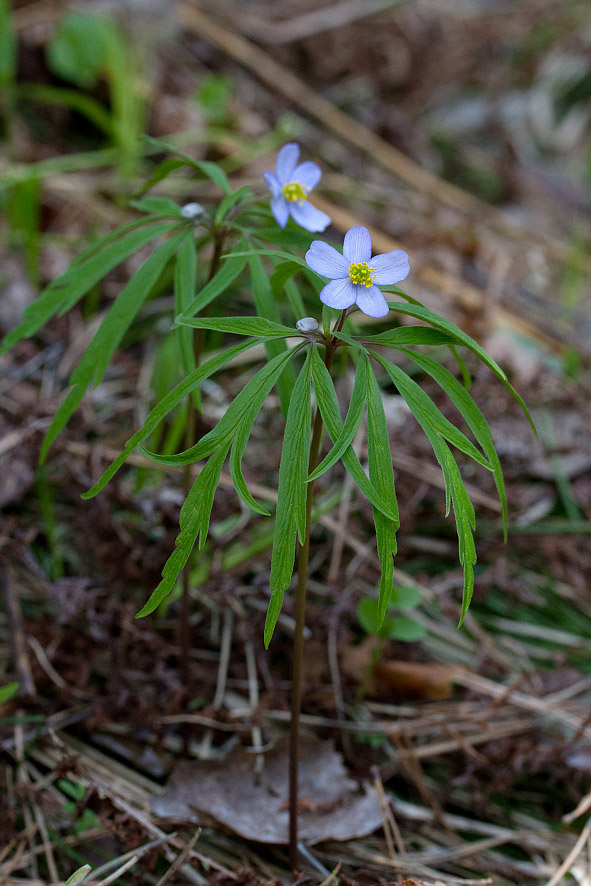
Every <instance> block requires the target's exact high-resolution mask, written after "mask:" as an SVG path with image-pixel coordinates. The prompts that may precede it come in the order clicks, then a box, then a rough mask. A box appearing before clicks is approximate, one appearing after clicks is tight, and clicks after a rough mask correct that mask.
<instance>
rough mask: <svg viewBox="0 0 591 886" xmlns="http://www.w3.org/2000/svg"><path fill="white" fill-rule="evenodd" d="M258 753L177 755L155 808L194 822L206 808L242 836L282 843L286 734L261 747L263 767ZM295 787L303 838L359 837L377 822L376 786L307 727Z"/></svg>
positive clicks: (285, 828)
mask: <svg viewBox="0 0 591 886" xmlns="http://www.w3.org/2000/svg"><path fill="white" fill-rule="evenodd" d="M256 759H257V758H256V755H255V754H253V753H251V752H248V751H246V750H244V749H243V748H238V749H235V750H233V751H231V752H230V754H228V756H227V757H225V758H224V759H223V760H221V761H217V760H203V761H200V762H193V761H184V762H181V763H179V765H178V766H177V767H176V768H175V769H174V771H173V773H172V775H171V777H170V779H169V781H168V785H167V787H166V791H165V792H164V794H163V795H162V796H161V797H157V798H156V799H155V800H154V801H153V804H152V808H153V811H154V812H155V814H156V815H159V816H160V817H162V818H171V819H175V820H179V819H180V820H183V821H191V822H197V823H198V822H199V820H200V818H202V817H203V815H204V814H205V815H207V816H209V817H211V818H214V819H215V820H216V821H217V822H219V823H220V824H223V825H225V826H226V827H228V828H230V829H231V830H232V831H235V832H236V833H237V834H239V835H240V836H241V837H244V838H245V839H247V840H256V841H258V842H259V843H275V844H277V843H281V844H285V843H287V842H288V811H287V798H288V740H287V736H284V737H282V738H281V739H280V740H279V741H278V742H277V744H276V745H275V747H274V748H273V749H272V750H271V751H269V752H267V753H265V765H264V768H263V770H262V772H261V773H260V775H257V774H256V773H255V763H256ZM299 792H300V819H299V832H300V837H301V839H302V840H303V841H304V842H306V843H309V844H314V843H320V842H321V841H323V840H351V839H353V838H355V837H364V836H367V835H368V834H371V833H372V831H375V830H376V829H377V828H379V827H380V826H381V824H382V819H381V816H380V811H379V806H378V800H377V796H376V793H375V790H374V788H373V786H371V785H369V784H364V785H363V786H362V787H361V788H359V787H358V785H357V783H356V782H355V781H353V780H352V779H350V778H349V777H348V776H347V774H346V772H345V767H344V765H343V760H342V758H341V756H340V754H338V753H337V752H336V751H335V750H334V746H333V743H332V742H331V741H322V740H320V739H318V738H316V737H315V736H314V735H312V734H306V735H302V737H301V740H300V772H299Z"/></svg>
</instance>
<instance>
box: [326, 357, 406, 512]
mask: <svg viewBox="0 0 591 886" xmlns="http://www.w3.org/2000/svg"><path fill="white" fill-rule="evenodd" d="M312 380H313V382H314V390H315V392H316V399H317V401H318V408H319V409H320V412H321V414H322V420H323V421H324V425H325V427H326V430H327V431H328V433H329V435H330V438H331V440H332V441H333V443H335V442H336V441H337V440H338V438H339V436H340V434H341V433H342V430H343V420H342V418H341V413H340V411H339V401H338V398H337V395H336V391H335V389H334V384H333V381H332V378H331V377H330V373H329V371H328V370H327V368H326V366H325V365H324V362H323V360H322V358H321V357H320V355H319V354H318V351H317V350H316V348H314V350H313V352H312ZM342 462H343V464H344V466H345V468H346V469H347V471H348V472H349V474H350V475H351V477H352V478H353V480H354V481H355V483H356V484H357V486H358V487H359V488H360V490H361V491H362V492H363V494H364V495H365V497H366V498H367V499H369V501H370V502H371V503H372V504H373V505H375V506H376V508H378V509H379V510H380V511H381V512H382V513H383V514H384V515H385V516H386V517H388V518H389V519H390V520H397V519H398V515H397V512H396V510H392V505H391V504H387V503H386V502H385V501H384V500H383V499H382V497H381V495H380V494H379V492H378V491H377V489H376V488H375V487H374V485H373V484H372V483H371V482H370V481H369V480H368V478H367V476H366V475H365V472H364V470H363V468H362V467H361V464H360V462H359V459H358V458H357V456H356V454H355V452H354V451H353V448H352V447H351V446H350V447H349V449H347V450H346V452H345V453H344V454H343V456H342Z"/></svg>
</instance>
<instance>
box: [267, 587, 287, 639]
mask: <svg viewBox="0 0 591 886" xmlns="http://www.w3.org/2000/svg"><path fill="white" fill-rule="evenodd" d="M282 606H283V591H275V593H273V594H271V598H270V600H269V607H268V609H267V616H266V618H265V633H264V638H263V639H264V643H265V649H268V648H269V643H270V642H271V640H272V639H273V633H274V631H275V626H276V624H277V619H278V618H279V616H280V614H281V607H282Z"/></svg>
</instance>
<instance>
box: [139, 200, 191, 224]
mask: <svg viewBox="0 0 591 886" xmlns="http://www.w3.org/2000/svg"><path fill="white" fill-rule="evenodd" d="M129 205H130V206H133V208H134V209H137V210H138V212H153V213H155V214H156V215H163V216H172V217H173V218H178V219H182V215H181V207H180V206H179V205H178V203H175V202H174V200H170V199H169V198H168V197H142V198H141V200H130V201H129Z"/></svg>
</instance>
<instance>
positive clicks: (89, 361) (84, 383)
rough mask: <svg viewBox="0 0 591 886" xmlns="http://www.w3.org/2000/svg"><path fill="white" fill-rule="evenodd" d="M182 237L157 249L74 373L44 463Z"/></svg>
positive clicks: (52, 427) (124, 292)
mask: <svg viewBox="0 0 591 886" xmlns="http://www.w3.org/2000/svg"><path fill="white" fill-rule="evenodd" d="M182 236H183V234H180V235H177V236H176V237H172V238H171V239H170V240H167V241H165V242H164V243H161V244H160V246H158V247H156V249H155V250H154V252H153V253H152V255H151V256H150V257H149V258H148V259H146V261H145V262H144V264H143V265H142V266H141V267H140V268H139V270H137V271H136V273H135V274H134V275H133V277H131V279H130V280H129V282H128V283H127V285H126V286H125V287H124V288H123V290H122V291H121V293H120V294H119V296H118V297H117V299H116V301H115V302H114V303H113V305H112V307H111V308H110V310H109V312H108V313H107V316H106V317H105V319H104V320H103V322H102V323H101V325H100V327H99V330H98V332H97V333H96V335H95V336H94V338H93V339H92V341H91V343H90V344H89V346H88V348H87V349H86V351H85V353H84V356H83V358H82V360H81V361H80V363H79V364H78V366H77V367H76V369H75V370H74V372H73V373H72V376H71V378H70V384H71V385H73V388H72V390H71V391H70V392H69V394H68V395H67V397H66V399H65V400H64V401H63V403H62V404H61V405H60V407H59V409H58V410H57V412H56V413H55V415H54V417H53V420H52V422H51V425H50V426H49V428H48V430H47V433H46V434H45V437H44V439H43V444H42V446H41V456H40V460H41V462H43V461H44V460H45V457H46V456H47V451H48V449H49V447H50V446H51V444H52V442H53V441H54V440H55V438H56V437H57V435H58V434H59V432H60V431H61V430H62V428H63V427H64V426H65V425H66V423H67V422H68V420H69V419H70V416H71V415H72V413H73V412H75V410H76V409H77V408H78V406H79V404H80V401H81V400H82V397H83V396H84V394H85V392H86V390H87V388H88V387H89V385H91V384H93V385H94V386H95V387H96V385H98V383H99V382H100V380H101V379H102V377H103V375H104V373H105V370H106V368H107V366H108V364H109V361H110V360H111V357H112V356H113V354H114V352H115V350H116V349H117V347H118V345H119V343H120V341H121V339H122V338H123V336H124V335H125V332H126V331H127V329H128V328H129V326H130V325H131V323H132V322H133V319H134V317H135V316H136V314H137V313H138V311H139V310H140V308H141V307H142V305H143V303H144V302H145V300H146V299H147V298H148V296H149V294H150V292H151V290H152V287H153V286H154V284H155V283H156V282H157V280H158V278H159V277H160V275H161V273H162V271H163V270H164V268H165V267H166V265H167V264H168V262H169V261H170V259H171V257H172V255H173V254H174V253H175V251H176V249H177V248H178V246H179V243H180V241H181V238H182Z"/></svg>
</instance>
